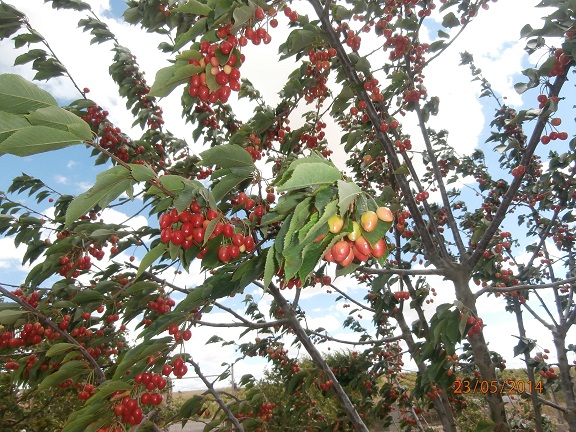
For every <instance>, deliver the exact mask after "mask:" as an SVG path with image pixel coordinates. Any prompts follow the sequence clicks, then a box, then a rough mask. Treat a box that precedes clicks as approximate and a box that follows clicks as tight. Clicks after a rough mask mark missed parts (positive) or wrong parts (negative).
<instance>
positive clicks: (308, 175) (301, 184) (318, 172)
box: [278, 162, 342, 192]
mask: <svg viewBox="0 0 576 432" xmlns="http://www.w3.org/2000/svg"><path fill="white" fill-rule="evenodd" d="M341 178H342V173H341V172H340V170H339V169H338V168H336V167H334V166H331V165H328V164H325V163H320V162H317V163H308V164H305V165H298V166H297V167H296V168H295V169H294V170H293V171H292V175H291V177H290V178H289V179H288V180H287V181H286V182H285V183H284V184H282V185H281V186H279V187H278V192H284V191H288V190H292V189H300V188H307V187H310V186H318V185H321V184H331V183H334V182H335V181H337V180H340V179H341Z"/></svg>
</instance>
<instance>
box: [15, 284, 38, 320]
mask: <svg viewBox="0 0 576 432" xmlns="http://www.w3.org/2000/svg"><path fill="white" fill-rule="evenodd" d="M12 294H14V295H15V296H17V297H20V298H21V299H22V300H24V301H25V302H26V303H28V304H29V305H30V306H32V307H33V308H35V307H38V300H39V299H40V293H39V292H38V291H33V292H32V293H30V295H29V296H27V295H26V294H24V291H22V290H21V289H19V288H18V289H16V290H14V291H12ZM38 324H39V323H38Z"/></svg>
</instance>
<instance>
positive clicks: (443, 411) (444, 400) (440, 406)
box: [394, 313, 457, 432]
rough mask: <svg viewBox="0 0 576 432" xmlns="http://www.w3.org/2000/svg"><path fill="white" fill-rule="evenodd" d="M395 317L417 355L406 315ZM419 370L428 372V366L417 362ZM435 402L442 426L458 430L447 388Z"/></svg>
mask: <svg viewBox="0 0 576 432" xmlns="http://www.w3.org/2000/svg"><path fill="white" fill-rule="evenodd" d="M394 318H395V319H396V321H397V322H398V325H399V326H400V330H402V337H403V339H404V341H406V345H408V351H410V354H411V355H412V358H414V357H415V354H416V353H415V349H416V344H415V343H414V338H413V337H412V333H411V332H410V328H409V327H408V324H407V323H406V320H405V319H404V316H403V315H402V314H401V313H397V314H395V315H394ZM417 366H418V372H419V373H420V374H421V375H424V374H426V370H427V367H426V365H425V364H424V363H420V362H418V363H417ZM432 403H433V404H434V409H435V410H436V413H437V414H438V418H439V419H440V421H441V422H442V427H443V429H444V431H446V432H456V431H457V428H456V421H455V420H454V416H453V413H452V407H451V406H450V402H449V401H448V397H447V396H446V389H444V388H443V389H442V394H441V396H440V397H438V398H435V399H433V400H432Z"/></svg>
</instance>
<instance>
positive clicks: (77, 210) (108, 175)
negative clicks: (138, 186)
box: [66, 165, 134, 226]
mask: <svg viewBox="0 0 576 432" xmlns="http://www.w3.org/2000/svg"><path fill="white" fill-rule="evenodd" d="M133 181H134V180H132V179H131V178H130V171H129V170H127V169H126V168H124V167H123V166H119V165H118V166H115V167H113V168H111V169H109V170H108V171H104V172H102V173H100V174H98V176H96V184H95V185H94V186H92V187H91V188H90V189H88V190H87V191H86V192H84V193H83V194H80V195H78V196H77V197H76V198H74V199H73V200H72V202H71V203H70V205H69V206H68V210H67V211H66V226H70V224H72V222H74V221H75V220H76V219H78V218H79V217H80V216H82V215H84V214H85V213H86V212H88V211H89V210H91V209H92V208H94V207H95V206H97V205H98V206H100V207H101V208H105V207H106V206H107V205H108V204H109V203H110V202H111V201H112V200H114V199H116V198H117V197H118V196H120V194H121V193H122V192H125V191H126V190H127V189H128V188H129V187H131V186H132V184H133Z"/></svg>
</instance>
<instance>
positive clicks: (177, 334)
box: [167, 324, 192, 366]
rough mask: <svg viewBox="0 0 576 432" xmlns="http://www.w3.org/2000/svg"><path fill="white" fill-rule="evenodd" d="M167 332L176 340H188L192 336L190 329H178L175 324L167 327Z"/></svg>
mask: <svg viewBox="0 0 576 432" xmlns="http://www.w3.org/2000/svg"><path fill="white" fill-rule="evenodd" d="M168 334H170V335H171V336H173V337H174V340H175V341H176V342H180V341H189V340H190V338H192V331H191V330H190V329H186V330H180V329H179V328H178V326H177V325H176V324H172V325H170V327H168ZM167 366H168V365H167Z"/></svg>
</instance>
